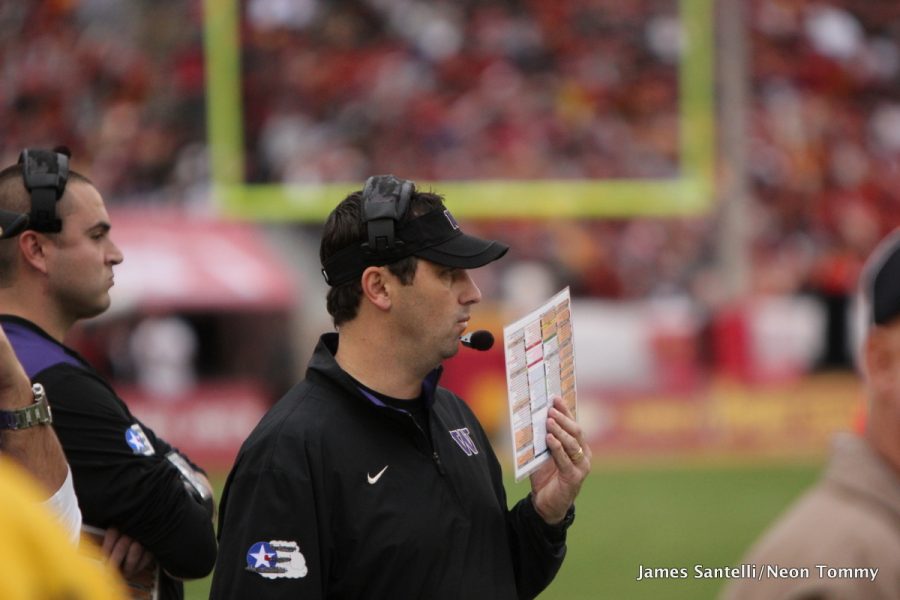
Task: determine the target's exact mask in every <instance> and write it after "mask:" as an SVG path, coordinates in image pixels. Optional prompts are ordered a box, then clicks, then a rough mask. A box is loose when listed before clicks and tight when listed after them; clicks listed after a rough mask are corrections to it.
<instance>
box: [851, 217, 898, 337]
mask: <svg viewBox="0 0 900 600" xmlns="http://www.w3.org/2000/svg"><path fill="white" fill-rule="evenodd" d="M861 283H862V286H863V289H862V291H863V293H864V294H865V295H866V296H867V297H868V298H869V300H870V305H871V313H872V314H871V320H872V322H873V323H874V324H875V325H887V324H888V323H890V322H892V321H893V320H894V319H896V318H897V317H900V229H895V230H894V231H893V233H891V234H890V235H889V236H888V237H886V238H885V239H884V240H883V241H882V242H881V243H880V244H878V247H876V248H875V250H874V251H873V252H872V254H871V256H870V257H869V260H868V261H867V262H866V265H865V267H863V272H862V277H861Z"/></svg>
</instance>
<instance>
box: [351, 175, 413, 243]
mask: <svg viewBox="0 0 900 600" xmlns="http://www.w3.org/2000/svg"><path fill="white" fill-rule="evenodd" d="M415 189H416V184H415V183H413V182H412V181H409V180H406V179H399V178H397V177H394V176H393V175H373V176H372V177H369V178H368V179H367V180H366V185H365V186H363V192H362V201H363V223H365V224H366V231H367V235H368V241H366V242H363V244H362V248H363V251H365V252H368V253H369V254H374V255H375V256H379V255H390V254H392V253H394V252H395V251H396V250H398V249H399V248H400V247H401V246H403V240H401V239H397V238H396V237H395V235H394V234H395V229H396V225H397V223H399V222H400V220H401V219H402V218H403V215H405V214H406V211H407V210H408V209H409V200H410V198H411V197H412V194H413V192H414V191H415Z"/></svg>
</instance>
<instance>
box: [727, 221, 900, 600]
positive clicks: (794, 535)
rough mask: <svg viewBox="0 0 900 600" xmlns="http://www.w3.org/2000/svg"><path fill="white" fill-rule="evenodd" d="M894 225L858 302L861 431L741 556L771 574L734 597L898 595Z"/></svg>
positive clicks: (898, 293) (898, 328) (899, 295)
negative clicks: (775, 569) (778, 573)
mask: <svg viewBox="0 0 900 600" xmlns="http://www.w3.org/2000/svg"><path fill="white" fill-rule="evenodd" d="M898 281H900V230H895V231H894V233H893V234H892V235H891V236H890V237H888V239H887V240H885V241H884V242H883V243H882V245H880V246H879V247H878V248H876V249H875V252H874V253H873V255H872V257H871V258H870V259H869V261H868V263H867V265H866V269H865V270H864V272H863V275H862V278H861V280H860V287H859V300H860V302H861V303H862V304H863V306H864V307H865V313H866V314H867V317H868V318H867V320H866V325H865V332H866V333H865V337H864V340H863V345H862V349H861V356H860V365H861V368H862V371H863V372H862V376H863V380H864V382H865V390H866V396H867V399H868V409H869V410H868V414H867V419H866V426H865V433H864V434H863V435H862V436H854V435H850V434H843V435H841V436H839V437H837V438H836V439H835V441H834V446H833V449H832V457H831V460H830V462H829V464H828V467H827V469H826V471H825V473H824V475H823V476H822V479H821V481H820V482H819V483H818V485H816V486H815V487H814V488H813V489H812V490H811V491H809V492H808V493H807V494H806V495H805V496H803V498H801V499H800V500H799V501H798V502H797V503H796V504H794V505H793V506H792V507H791V508H790V510H789V511H788V512H787V513H786V514H785V515H783V516H782V517H781V518H780V519H779V520H778V522H777V523H775V524H774V525H772V527H771V529H769V531H767V532H766V534H765V535H764V536H763V538H762V539H761V540H759V541H758V542H757V543H756V545H755V546H754V548H753V549H751V550H750V552H749V554H748V555H747V556H746V557H745V559H744V560H743V561H742V562H743V563H746V564H749V565H756V566H757V568H758V569H766V568H767V565H778V566H781V567H787V568H789V569H796V570H797V573H799V574H798V575H796V576H792V577H773V576H772V574H771V573H769V572H767V573H764V574H762V576H761V577H760V578H759V579H758V580H757V578H755V577H749V578H745V579H739V580H736V581H735V582H733V583H732V584H731V585H730V586H729V587H728V588H727V589H726V591H725V593H724V597H725V598H729V599H732V600H738V599H743V600H750V599H755V598H759V599H765V600H778V599H781V598H783V599H788V598H865V599H866V600H878V599H884V600H889V599H891V598H897V597H900V531H898V529H897V524H898V523H900V436H898V435H897V432H898V431H900V378H898V373H900V320H898V319H900V285H898Z"/></svg>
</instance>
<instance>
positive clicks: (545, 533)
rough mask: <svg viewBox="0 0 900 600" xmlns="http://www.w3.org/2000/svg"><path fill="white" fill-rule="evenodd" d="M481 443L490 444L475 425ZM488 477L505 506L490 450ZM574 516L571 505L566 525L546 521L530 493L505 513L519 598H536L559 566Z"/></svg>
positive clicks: (497, 468)
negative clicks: (567, 531)
mask: <svg viewBox="0 0 900 600" xmlns="http://www.w3.org/2000/svg"><path fill="white" fill-rule="evenodd" d="M478 432H479V436H480V437H481V439H482V444H483V445H484V447H486V448H490V447H491V446H490V442H489V441H488V439H487V435H486V434H485V433H484V430H483V429H481V428H480V427H479V428H478ZM491 479H492V480H493V485H494V490H495V492H496V494H497V501H498V503H499V504H500V506H503V507H506V506H507V497H506V490H505V488H504V487H503V474H502V470H501V468H500V463H499V461H498V460H497V457H496V455H495V454H494V452H493V450H491ZM572 519H574V507H573V508H572V509H570V514H568V515H567V519H566V524H565V525H548V524H547V523H546V522H545V521H544V520H543V519H542V518H541V516H540V515H539V514H538V513H537V511H536V510H535V509H534V505H533V504H532V502H531V495H530V494H529V495H528V496H526V497H525V498H522V499H521V500H519V502H517V503H516V504H515V506H513V507H512V508H511V509H510V510H508V511H507V513H506V529H507V535H508V538H509V548H510V553H511V555H512V562H513V570H514V571H515V577H516V590H517V592H518V596H519V598H535V597H536V596H537V595H538V594H540V593H541V592H542V591H543V590H544V589H546V587H547V586H548V585H550V582H551V581H553V578H554V577H556V574H557V573H558V572H559V569H560V567H561V566H562V562H563V559H564V558H565V556H566V529H567V528H568V525H569V524H571V521H572Z"/></svg>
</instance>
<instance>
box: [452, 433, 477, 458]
mask: <svg viewBox="0 0 900 600" xmlns="http://www.w3.org/2000/svg"><path fill="white" fill-rule="evenodd" d="M450 437H452V438H453V441H454V442H456V444H457V445H458V446H459V447H460V448H462V451H463V452H465V453H466V456H472V455H473V454H478V446H476V445H475V440H473V439H472V436H471V434H469V428H468V427H463V428H462V429H454V430H452V431H450Z"/></svg>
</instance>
